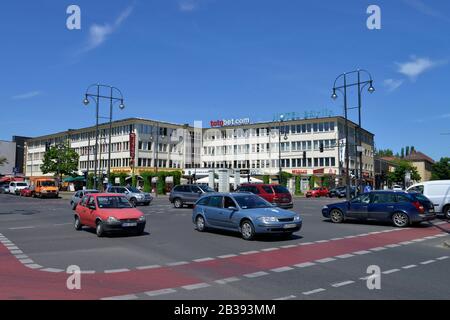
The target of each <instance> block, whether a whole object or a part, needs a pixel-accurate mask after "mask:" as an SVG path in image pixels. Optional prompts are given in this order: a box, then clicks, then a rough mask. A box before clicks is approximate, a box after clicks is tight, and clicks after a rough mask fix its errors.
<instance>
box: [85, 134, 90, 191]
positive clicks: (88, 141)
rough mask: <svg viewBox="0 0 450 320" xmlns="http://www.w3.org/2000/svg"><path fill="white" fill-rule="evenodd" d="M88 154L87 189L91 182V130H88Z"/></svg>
mask: <svg viewBox="0 0 450 320" xmlns="http://www.w3.org/2000/svg"><path fill="white" fill-rule="evenodd" d="M87 135H88V156H87V169H86V189H87V188H88V182H89V171H90V168H91V132H90V131H89V132H88V134H87Z"/></svg>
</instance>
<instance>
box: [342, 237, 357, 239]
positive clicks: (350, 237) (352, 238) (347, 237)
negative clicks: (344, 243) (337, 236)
mask: <svg viewBox="0 0 450 320" xmlns="http://www.w3.org/2000/svg"><path fill="white" fill-rule="evenodd" d="M356 237H357V236H347V237H344V239H353V238H356Z"/></svg>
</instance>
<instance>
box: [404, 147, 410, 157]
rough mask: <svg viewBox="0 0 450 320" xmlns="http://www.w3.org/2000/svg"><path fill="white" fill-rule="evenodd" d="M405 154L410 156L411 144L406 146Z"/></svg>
mask: <svg viewBox="0 0 450 320" xmlns="http://www.w3.org/2000/svg"><path fill="white" fill-rule="evenodd" d="M405 155H406V156H409V155H410V153H409V146H407V147H406V152H405Z"/></svg>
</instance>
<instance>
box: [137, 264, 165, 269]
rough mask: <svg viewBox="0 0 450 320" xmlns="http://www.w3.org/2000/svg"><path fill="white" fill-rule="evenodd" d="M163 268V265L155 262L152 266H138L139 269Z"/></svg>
mask: <svg viewBox="0 0 450 320" xmlns="http://www.w3.org/2000/svg"><path fill="white" fill-rule="evenodd" d="M158 268H161V266H160V265H159V264H154V265H151V266H141V267H137V268H136V269H137V270H150V269H158Z"/></svg>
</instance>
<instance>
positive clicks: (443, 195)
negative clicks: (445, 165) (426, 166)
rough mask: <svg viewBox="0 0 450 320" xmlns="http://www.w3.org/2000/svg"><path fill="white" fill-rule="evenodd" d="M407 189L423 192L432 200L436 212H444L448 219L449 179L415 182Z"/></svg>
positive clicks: (449, 211)
mask: <svg viewBox="0 0 450 320" xmlns="http://www.w3.org/2000/svg"><path fill="white" fill-rule="evenodd" d="M407 191H408V192H416V193H420V194H423V195H424V196H425V197H427V198H428V199H430V201H431V202H433V204H434V209H435V210H436V213H439V214H444V215H445V217H446V218H447V219H450V180H438V181H428V182H423V183H419V184H415V185H413V186H411V187H409V188H408V190H407Z"/></svg>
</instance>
